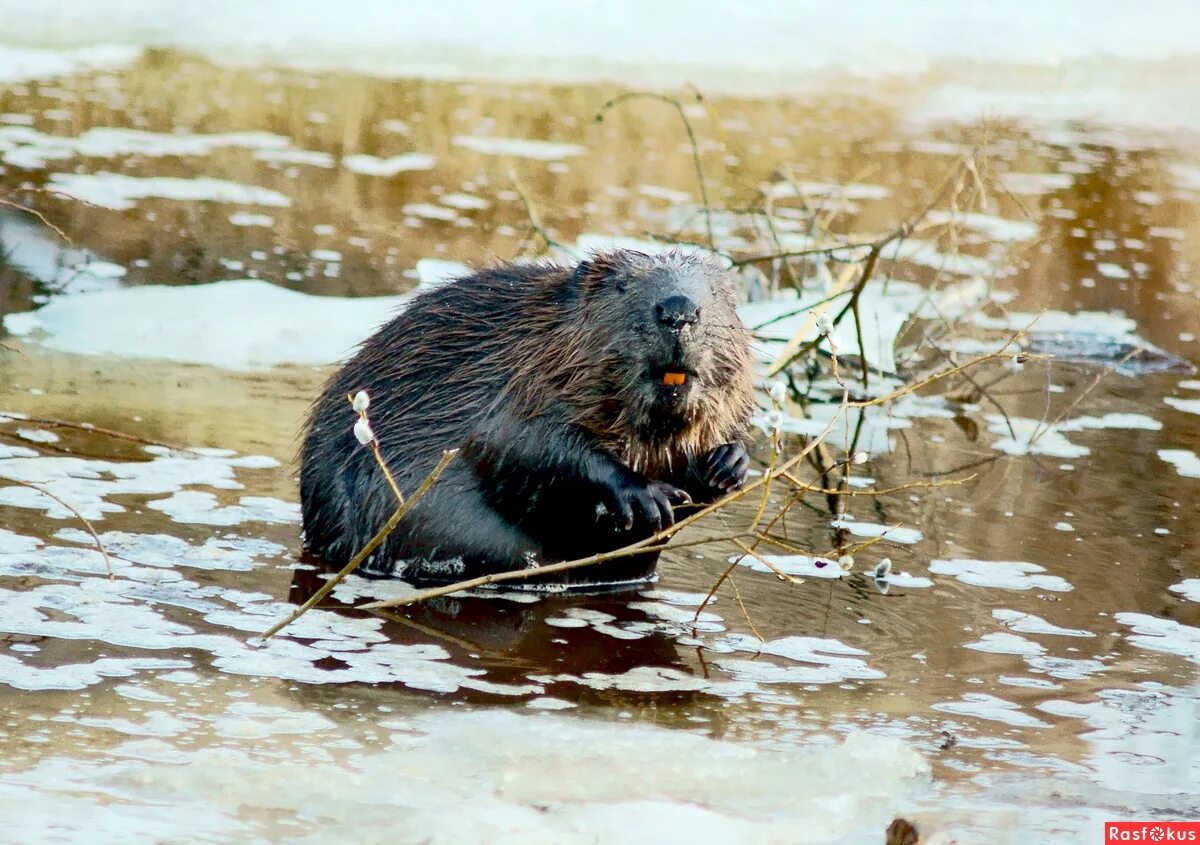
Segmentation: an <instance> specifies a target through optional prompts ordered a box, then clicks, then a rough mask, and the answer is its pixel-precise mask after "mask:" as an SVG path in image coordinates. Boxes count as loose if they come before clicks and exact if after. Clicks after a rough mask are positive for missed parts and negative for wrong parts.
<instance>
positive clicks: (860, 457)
mask: <svg viewBox="0 0 1200 845" xmlns="http://www.w3.org/2000/svg"><path fill="white" fill-rule="evenodd" d="M850 460H851V461H853V462H854V463H856V464H858V465H859V466H862V465H863V464H865V463H866V462H867V461H869V460H871V456H870V455H868V454H867V453H866V452H855V453H854V457H853V458H851V459H850Z"/></svg>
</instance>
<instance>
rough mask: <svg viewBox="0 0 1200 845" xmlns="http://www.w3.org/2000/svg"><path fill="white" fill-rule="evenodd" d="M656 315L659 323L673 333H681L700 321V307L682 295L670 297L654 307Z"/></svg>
mask: <svg viewBox="0 0 1200 845" xmlns="http://www.w3.org/2000/svg"><path fill="white" fill-rule="evenodd" d="M654 313H655V316H656V317H657V318H658V322H660V323H662V324H663V325H664V326H666V327H667V328H668V329H671V330H672V331H679V330H680V329H682V328H683V327H684V326H690V325H693V324H695V323H696V322H698V321H699V320H700V306H698V305H697V304H696V303H694V302H692V301H691V300H690V299H688V298H687V297H686V296H684V295H683V294H680V293H677V294H674V295H672V296H668V297H667V298H666V299H664V300H663V301H662V302H660V303H658V305H656V306H654Z"/></svg>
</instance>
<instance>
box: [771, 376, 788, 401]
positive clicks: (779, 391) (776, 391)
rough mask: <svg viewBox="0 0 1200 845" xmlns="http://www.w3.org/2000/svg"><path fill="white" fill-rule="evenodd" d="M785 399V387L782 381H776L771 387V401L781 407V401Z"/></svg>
mask: <svg viewBox="0 0 1200 845" xmlns="http://www.w3.org/2000/svg"><path fill="white" fill-rule="evenodd" d="M786 398H787V385H786V384H784V383H783V382H782V381H777V382H775V383H774V384H772V385H771V401H772V402H774V403H775V404H776V405H782V404H783V400H784V399H786Z"/></svg>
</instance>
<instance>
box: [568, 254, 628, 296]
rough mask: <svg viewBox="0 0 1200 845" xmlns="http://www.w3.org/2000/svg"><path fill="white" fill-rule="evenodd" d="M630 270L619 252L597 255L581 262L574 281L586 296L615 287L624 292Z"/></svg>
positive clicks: (576, 269)
mask: <svg viewBox="0 0 1200 845" xmlns="http://www.w3.org/2000/svg"><path fill="white" fill-rule="evenodd" d="M628 269H629V264H628V262H627V261H626V260H625V259H624V258H623V257H622V256H621V254H620V253H619V252H602V253H596V254H594V255H591V256H589V257H588V258H586V259H584V260H583V261H580V262H579V266H578V267H576V268H575V274H574V276H573V278H572V281H573V283H574V284H575V285H576V286H577V288H578V289H579V290H580V291H581V292H583V293H584V294H588V293H592V292H594V291H597V290H600V289H602V288H604V287H609V286H614V285H615V286H616V287H618V288H619V289H622V290H624V287H625V279H626V276H627V275H628Z"/></svg>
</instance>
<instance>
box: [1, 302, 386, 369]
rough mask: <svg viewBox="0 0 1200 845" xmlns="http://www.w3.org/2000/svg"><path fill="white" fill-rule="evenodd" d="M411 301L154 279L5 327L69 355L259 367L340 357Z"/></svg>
mask: <svg viewBox="0 0 1200 845" xmlns="http://www.w3.org/2000/svg"><path fill="white" fill-rule="evenodd" d="M404 302H405V298H404V297H375V298H361V299H343V298H339V297H324V296H310V295H308V294H303V293H299V292H297V291H291V290H287V289H286V288H282V287H278V286H276V285H272V284H269V283H267V282H262V281H255V280H244V281H228V282H214V283H212V284H207V285H191V286H187V287H158V286H149V285H147V286H144V287H136V288H127V289H124V290H117V291H111V292H102V293H97V294H89V295H84V296H76V297H62V298H59V299H55V300H54V301H52V302H50V303H49V304H48V305H46V306H45V307H43V308H41V309H40V310H38V311H34V312H30V313H26V314H8V315H6V316H5V318H4V325H5V328H7V329H8V330H9V332H11V333H12V334H15V335H28V334H32V333H34V332H35V331H36V332H42V333H44V335H45V336H44V337H43V338H42V343H43V344H44V345H46V346H48V347H49V348H51V349H57V350H60V351H63V352H74V353H77V354H84V355H116V356H119V357H124V358H167V359H171V360H175V361H184V362H188V363H196V364H210V365H212V366H215V367H223V368H226V369H231V370H257V369H264V368H267V367H272V366H276V365H278V364H284V363H296V364H310V365H322V364H330V363H334V362H336V361H339V360H342V359H344V358H346V357H348V356H349V355H350V354H351V353H352V352H353V350H354V348H355V347H356V346H357V345H358V344H359V343H360V342H361V341H362V340H364V339H365V338H366V337H367V336H368V335H369V334H371V332H373V331H374V330H375V329H377V328H378V327H379V326H380V325H381V324H382V323H384V322H386V321H387V320H388V319H389V318H390V317H391V316H392V314H393V312H395V311H396V309H397V308H398V307H399V306H401V305H402V304H403V303H404ZM179 314H187V315H188V319H187V320H186V321H182V322H181V321H180V320H178V319H175V318H176V317H177V316H178V315H179Z"/></svg>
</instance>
